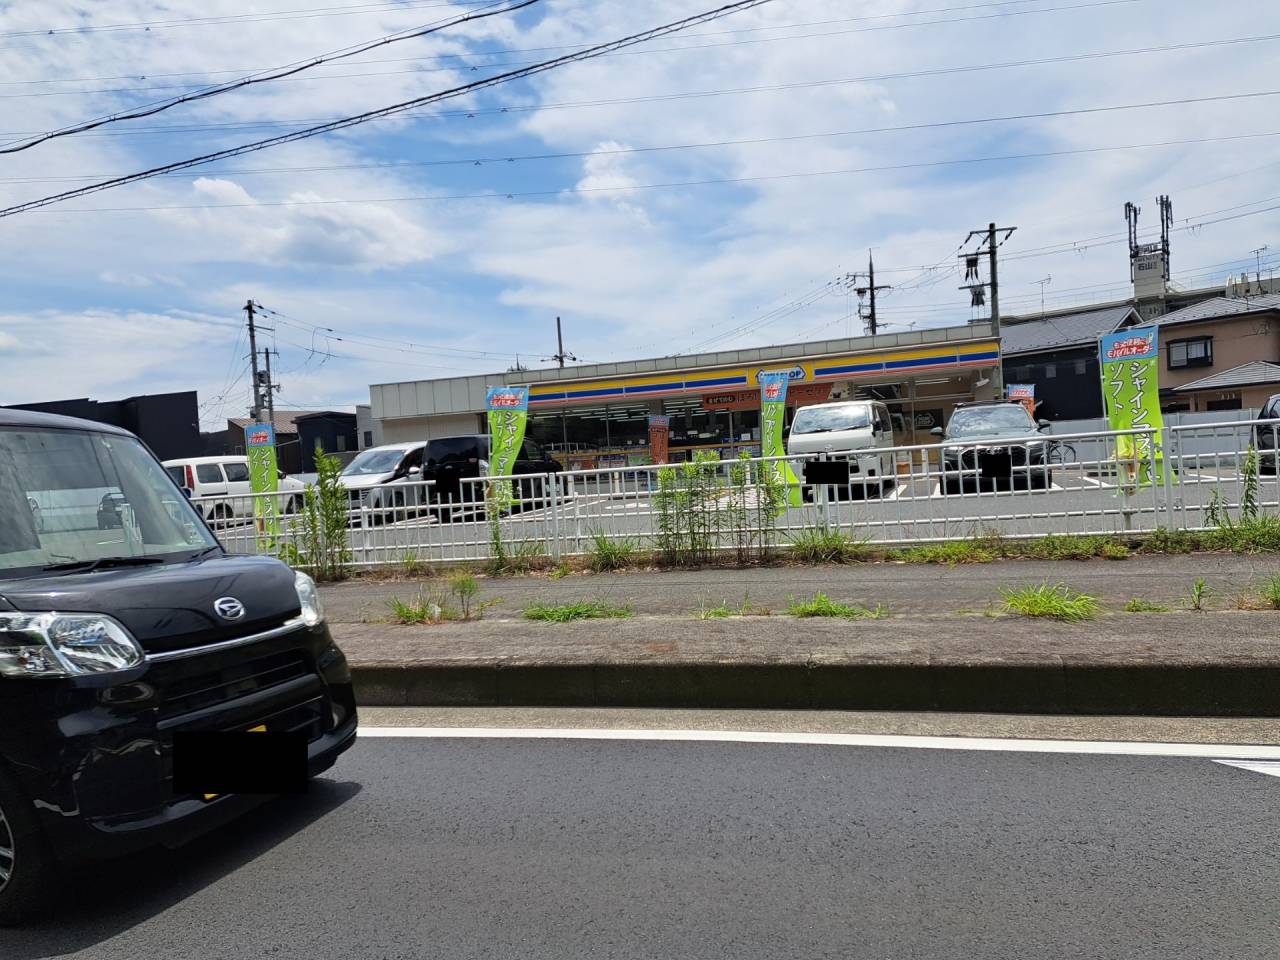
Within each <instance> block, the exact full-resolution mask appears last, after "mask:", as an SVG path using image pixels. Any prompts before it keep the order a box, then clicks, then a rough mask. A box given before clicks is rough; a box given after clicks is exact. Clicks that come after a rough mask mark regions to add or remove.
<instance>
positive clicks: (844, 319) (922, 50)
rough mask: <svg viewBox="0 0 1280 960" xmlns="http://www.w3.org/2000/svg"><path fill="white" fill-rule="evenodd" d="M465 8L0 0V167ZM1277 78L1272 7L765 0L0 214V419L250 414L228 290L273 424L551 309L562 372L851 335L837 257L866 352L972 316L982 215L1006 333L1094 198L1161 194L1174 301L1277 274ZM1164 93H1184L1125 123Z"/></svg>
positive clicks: (462, 358)
mask: <svg viewBox="0 0 1280 960" xmlns="http://www.w3.org/2000/svg"><path fill="white" fill-rule="evenodd" d="M483 5H484V3H483V2H481V0H470V2H465V3H463V2H454V3H446V2H443V0H381V2H378V0H351V2H343V0H324V2H323V3H322V2H320V0H200V2H196V0H168V2H151V0H112V2H111V3H109V4H107V3H102V2H93V3H91V2H64V0H47V2H44V3H39V4H37V3H32V2H30V0H18V2H4V0H0V144H3V143H17V142H22V141H24V140H25V139H27V138H29V137H30V136H32V135H35V134H39V133H41V132H45V131H50V130H54V129H58V128H62V127H65V126H67V125H70V124H73V123H76V122H79V121H83V120H88V119H94V118H98V117H102V116H106V115H109V114H112V113H115V112H119V111H121V110H124V109H126V108H131V107H136V106H138V105H141V104H146V103H151V102H155V101H160V100H164V99H166V98H169V97H172V96H176V95H178V94H181V93H183V92H187V91H190V90H196V89H200V88H203V87H205V86H207V85H209V84H212V83H221V82H225V81H228V80H231V79H235V78H238V77H243V76H248V75H250V74H253V73H256V72H259V71H262V70H265V69H268V68H272V67H279V66H283V65H286V64H291V63H294V62H297V61H301V60H304V59H307V58H312V57H316V56H319V55H322V54H326V53H330V52H333V51H336V50H340V49H344V48H347V47H349V46H351V45H353V44H356V43H360V42H362V41H366V40H373V39H376V38H379V37H383V36H388V35H391V34H394V33H397V32H400V31H405V30H408V29H409V28H413V27H419V26H423V25H427V24H431V23H435V22H438V21H441V20H443V19H446V18H449V17H452V16H455V15H457V14H459V13H462V12H465V11H468V10H475V9H476V8H477V7H480V6H483ZM716 5H717V4H713V3H712V2H710V0H647V2H644V3H636V2H633V0H539V2H537V3H534V4H532V5H531V6H529V7H527V8H526V9H523V10H520V11H518V12H515V13H510V14H503V15H498V16H493V17H489V18H486V19H483V20H479V21H472V22H470V23H468V24H465V25H461V26H458V27H454V28H450V29H447V30H443V31H440V32H438V33H435V34H433V35H431V36H429V37H421V38H417V39H412V40H405V41H402V42H398V43H393V44H387V45H384V46H381V47H379V48H377V49H376V50H373V51H369V52H366V53H363V54H360V55H359V56H357V57H353V58H350V59H347V60H343V61H340V62H338V63H333V64H328V65H324V66H321V67H318V68H315V69H313V70H309V71H306V72H303V73H300V74H297V75H295V76H293V77H290V78H288V79H285V80H281V81H277V82H273V83H268V84H260V85H256V86H254V87H252V88H249V89H245V90H241V91H234V92H230V93H227V94H224V95H220V96H217V97H212V98H209V99H206V100H203V101H200V102H198V103H191V104H183V105H181V106H178V107H175V108H174V109H171V110H168V111H166V112H164V113H161V114H158V115H156V116H153V117H148V118H145V119H138V120H130V121H124V122H120V123H115V124H111V125H108V126H105V127H101V128H98V129H95V130H92V131H88V132H85V133H81V134H77V135H73V136H67V137H61V138H58V139H54V140H50V141H48V142H45V143H41V144H39V145H37V146H35V147H32V148H31V149H27V150H23V151H21V152H17V153H10V154H4V155H0V206H5V207H7V206H10V205H13V204H16V203H21V202H23V201H27V200H32V199H36V198H40V197H44V196H47V195H50V194H54V193H58V192H60V191H62V190H67V189H71V188H73V187H76V186H80V185H83V184H87V183H92V182H94V180H95V179H99V178H103V177H110V176H115V175H120V174H127V173H132V172H135V171H139V170H144V169H148V168H151V167H154V166H156V165H159V164H163V163H168V162H173V161H177V160H182V159H186V158H188V157H194V156H197V155H200V154H204V153H208V152H211V151H215V150H219V149H223V148H226V147H232V146H236V145H239V144H243V143H248V142H251V141H254V140H258V139H261V138H264V137H268V136H272V135H274V134H278V133H283V132H286V131H289V130H294V129H300V128H302V127H304V126H306V125H307V124H308V123H310V122H320V121H324V120H329V119H334V118H338V117H343V116H348V115H352V114H356V113H360V112H362V111H365V110H371V109H376V108H379V107H383V106H386V105H389V104H392V103H398V102H401V101H404V100H408V99H412V98H415V97H422V96H426V95H428V94H430V93H433V92H437V91H440V90H445V89H448V88H451V87H455V86H458V85H460V84H464V83H470V82H473V81H475V80H477V79H481V78H484V77H488V76H493V75H496V74H499V73H501V72H504V71H506V70H511V69H514V68H515V67H516V66H523V65H526V64H531V63H535V62H539V61H541V60H545V59H548V58H552V57H556V56H561V55H563V54H565V53H568V52H571V51H573V50H579V49H583V48H585V47H588V46H591V45H594V44H597V43H603V42H607V41H609V40H614V39H617V38H620V37H624V36H628V35H630V34H633V33H638V32H640V31H642V30H646V29H649V28H651V27H655V26H658V25H661V24H664V23H667V22H670V21H674V20H678V19H681V18H682V17H686V16H690V15H692V14H696V13H700V12H703V11H704V10H709V9H712V8H713V7H714V6H716ZM1278 57H1280V4H1273V3H1266V4H1257V3H1250V2H1247V0H1218V2H1216V3H1213V4H1204V3H1202V2H1199V0H1006V2H999V3H990V2H989V3H979V2H977V0H870V2H858V3H853V2H849V0H773V2H770V3H766V4H764V5H762V6H759V7H756V8H754V9H751V10H748V11H745V12H742V13H737V14H734V15H732V16H729V17H726V18H724V19H721V20H718V21H716V22H714V23H710V24H706V25H701V26H697V27H693V28H691V29H689V30H687V31H685V32H683V33H681V34H677V35H675V36H671V37H665V38H661V39H657V40H653V41H649V42H647V43H645V44H642V45H640V46H636V47H633V48H630V49H627V50H623V51H619V52H617V53H614V54H611V55H607V56H603V57H599V58H597V59H593V60H590V61H588V62H583V63H576V64H571V65H568V66H565V67H561V68H558V69H555V70H551V71H547V72H545V73H542V74H539V75H537V76H536V77H533V78H530V79H526V80H518V81H514V82H511V83H507V84H503V85H500V86H496V87H492V88H490V89H488V90H486V91H483V92H480V93H474V94H469V95H466V96H464V97H459V98H454V99H450V100H447V101H444V102H441V103H439V104H435V105H432V106H428V107H422V108H416V109H414V110H411V111H409V112H407V113H405V114H402V115H399V116H396V117H393V118H387V119H382V120H378V121H375V122H372V123H368V124H364V125H361V126H357V127H353V128H349V129H346V130H344V131H341V132H337V133H333V134H325V135H321V136H317V137H312V138H309V139H306V140H302V141H298V142H294V143H291V144H287V145H283V146H279V147H274V148H271V149H268V150H263V151H259V152H256V153H253V154H249V155H245V156H242V157H238V158H235V159H231V160H226V161H218V162H215V163H211V164H207V165H203V166H200V167H196V168H192V169H188V170H184V171H180V172H178V173H175V174H172V175H168V176H164V177H158V178H153V179H149V180H145V181H142V182H138V183H134V184H130V185H127V186H123V187H118V188H115V189H112V190H107V191H103V192H99V193H96V194H92V195H89V196H86V197H83V198H77V199H71V200H68V201H65V202H62V203H59V204H55V205H51V206H48V207H45V208H42V209H39V210H33V211H29V212H25V213H21V214H15V215H13V216H8V217H4V218H0V291H3V292H2V293H0V371H2V375H0V403H27V402H37V401H46V400H55V399H65V398H72V397H86V396H87V397H93V398H95V399H100V400H109V399H117V398H120V397H124V396H131V395H135V394H142V393H158V392H166V391H172V390H196V391H198V394H199V401H200V416H201V422H202V424H203V425H204V426H205V428H206V429H216V428H217V427H218V426H219V425H220V423H222V422H224V421H225V419H226V418H227V417H231V416H244V415H245V414H246V412H247V409H248V407H249V404H250V388H249V376H248V373H247V371H248V346H247V343H246V337H245V329H244V328H245V322H244V321H245V314H244V309H243V308H244V305H245V303H246V301H247V300H250V299H251V300H253V301H255V302H256V303H260V304H261V305H262V306H263V307H264V308H265V310H264V312H263V313H262V315H261V318H260V319H261V323H262V325H263V327H264V328H265V329H264V330H263V332H262V333H261V335H260V340H259V346H260V347H270V348H274V349H275V350H277V351H278V356H273V358H272V363H273V368H274V371H275V373H276V374H277V380H278V382H279V383H280V384H281V390H280V393H279V395H278V397H277V401H276V402H277V406H278V407H280V408H290V409H326V408H334V409H351V407H352V405H354V404H356V403H363V402H368V395H369V390H368V387H369V385H370V384H373V383H386V382H392V381H401V380H415V379H428V378H437V377H447V376H462V375H466V374H471V373H485V372H495V371H501V370H505V369H507V368H508V367H510V366H512V365H514V364H516V363H521V364H524V365H525V366H540V365H544V364H546V363H547V362H549V361H548V359H547V358H549V357H551V356H552V355H553V354H554V353H555V350H556V342H555V318H556V317H557V316H560V317H561V318H562V319H563V324H564V331H565V347H566V349H567V350H568V351H569V352H571V353H572V354H573V355H574V356H576V357H577V358H578V359H579V360H582V361H588V362H602V361H613V360H624V359H635V358H640V357H650V356H666V355H671V354H680V353H689V352H696V351H698V350H706V349H734V348H738V347H746V346H757V345H762V344H770V343H793V342H798V341H803V340H812V339H822V338H828V337H836V336H846V335H849V334H850V333H858V334H860V333H861V332H862V329H863V325H862V322H861V321H860V320H859V319H857V316H856V313H857V307H858V300H857V297H856V295H854V294H852V293H850V292H849V288H850V287H851V286H854V285H855V284H862V285H865V272H866V269H867V260H868V254H869V251H874V257H875V264H876V281H877V283H878V284H887V285H889V286H890V287H891V289H888V290H885V291H882V292H881V294H880V297H879V300H878V308H879V311H878V312H879V318H880V321H881V324H882V328H883V329H884V330H885V331H886V332H898V331H905V330H911V329H917V330H918V329H924V328H929V327H939V326H948V325H955V324H963V323H966V322H968V321H969V320H971V319H975V318H979V317H981V316H984V315H985V311H982V310H979V311H975V310H974V309H973V308H971V307H970V305H969V294H968V292H967V291H966V290H961V289H959V287H960V286H961V285H962V283H963V264H962V262H961V260H960V259H959V255H960V254H961V253H962V252H963V250H964V249H965V248H964V247H963V244H964V241H965V240H966V237H967V236H968V234H969V231H971V230H975V229H979V228H985V227H986V225H987V224H988V223H989V222H995V223H996V224H998V225H1000V226H1002V227H1004V226H1008V227H1017V230H1016V231H1015V232H1014V233H1013V234H1012V235H1010V236H1009V237H1008V239H1007V240H1006V241H1005V242H1004V244H1003V245H1002V246H1001V248H1000V255H1001V261H1000V288H1001V305H1002V312H1004V313H1006V314H1009V313H1019V312H1021V313H1038V312H1039V311H1040V309H1041V303H1042V300H1041V297H1042V294H1043V303H1044V306H1045V308H1047V309H1054V308H1059V307H1064V306H1070V305H1075V304H1086V303H1091V302H1097V301H1103V300H1109V299H1116V298H1120V297H1123V296H1125V295H1127V292H1128V290H1129V270H1128V262H1127V259H1128V252H1127V245H1126V241H1125V222H1124V204H1125V202H1126V201H1132V202H1134V203H1136V204H1138V205H1139V206H1140V207H1141V208H1142V215H1141V219H1140V229H1141V231H1142V232H1143V235H1144V239H1150V235H1151V234H1152V233H1156V232H1158V227H1159V216H1158V212H1157V206H1156V197H1157V196H1158V195H1160V194H1167V195H1169V196H1170V197H1171V198H1172V201H1173V213H1174V231H1173V234H1172V240H1171V244H1172V272H1173V281H1174V284H1175V285H1177V286H1181V287H1201V286H1209V285H1212V284H1221V283H1222V282H1223V281H1224V280H1225V279H1226V277H1227V275H1228V274H1230V273H1234V272H1239V271H1240V270H1242V269H1244V268H1245V267H1248V268H1249V269H1250V270H1251V271H1252V270H1253V269H1254V267H1255V263H1256V262H1257V261H1258V260H1259V259H1260V262H1261V269H1262V273H1263V275H1264V276H1265V275H1267V274H1268V272H1269V271H1273V270H1274V269H1275V268H1276V267H1280V235H1278V234H1280V229H1278V227H1280V153H1277V146H1280V120H1277V119H1275V118H1276V117H1277V116H1278V115H1280V112H1278V111H1277V110H1276V107H1277V105H1280V82H1278V81H1277V77H1276V74H1275V70H1274V66H1273V65H1274V64H1275V63H1276V62H1277V58H1278ZM1269 67H1270V69H1268V68H1269ZM1167 101H1184V102H1180V103H1175V104H1165V105H1159V106H1140V105H1144V104H1152V103H1164V102H1167ZM1185 101H1197V102H1185ZM1114 108H1122V109H1114ZM1082 111H1083V112H1082ZM1046 114H1052V115H1051V116H1046ZM1033 115H1035V116H1033ZM973 121H981V122H973ZM904 128H906V129H904ZM1263 246H1267V247H1269V249H1268V250H1266V251H1263V252H1262V253H1261V254H1260V255H1256V254H1254V253H1253V252H1251V251H1254V250H1255V249H1256V248H1260V247H1263ZM970 247H972V243H970ZM850 274H860V275H861V276H860V277H858V278H857V279H855V280H854V281H853V282H850V280H849V275H850Z"/></svg>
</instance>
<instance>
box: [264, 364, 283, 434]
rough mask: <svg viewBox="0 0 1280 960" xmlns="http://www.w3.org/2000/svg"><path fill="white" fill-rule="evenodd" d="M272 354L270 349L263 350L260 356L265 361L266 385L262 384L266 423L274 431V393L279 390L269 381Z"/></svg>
mask: <svg viewBox="0 0 1280 960" xmlns="http://www.w3.org/2000/svg"><path fill="white" fill-rule="evenodd" d="M273 352H275V351H272V350H270V349H265V350H263V351H262V356H263V358H264V359H265V360H266V361H267V371H266V373H267V378H266V379H267V382H266V384H264V386H265V387H266V394H267V423H269V424H271V426H272V428H273V429H274V428H275V425H276V398H275V393H276V391H277V390H279V389H280V388H279V387H277V386H276V385H275V383H274V382H273V381H272V380H271V354H272V353H273ZM279 355H280V354H279V353H276V356H279Z"/></svg>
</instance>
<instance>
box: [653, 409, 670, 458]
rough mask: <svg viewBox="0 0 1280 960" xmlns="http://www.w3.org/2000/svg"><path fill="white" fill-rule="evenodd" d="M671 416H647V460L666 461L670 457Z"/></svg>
mask: <svg viewBox="0 0 1280 960" xmlns="http://www.w3.org/2000/svg"><path fill="white" fill-rule="evenodd" d="M670 441H671V418H670V417H660V416H652V417H650V418H649V460H650V462H652V463H666V462H667V461H668V460H670V459H671V457H670Z"/></svg>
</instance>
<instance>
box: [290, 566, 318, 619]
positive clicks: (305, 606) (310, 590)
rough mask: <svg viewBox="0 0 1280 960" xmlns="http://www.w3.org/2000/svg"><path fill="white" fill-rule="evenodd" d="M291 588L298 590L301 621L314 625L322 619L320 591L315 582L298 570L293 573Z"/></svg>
mask: <svg viewBox="0 0 1280 960" xmlns="http://www.w3.org/2000/svg"><path fill="white" fill-rule="evenodd" d="M293 588H294V589H295V590H297V591H298V605H299V606H300V607H302V622H303V623H305V624H306V625H307V626H308V627H314V626H315V625H316V624H318V623H320V622H321V621H323V620H324V607H323V605H321V603H320V591H319V590H317V589H316V582H315V581H314V580H312V579H311V578H310V577H309V576H307V575H306V574H305V573H303V572H302V571H301V570H298V571H296V572H295V573H294V575H293Z"/></svg>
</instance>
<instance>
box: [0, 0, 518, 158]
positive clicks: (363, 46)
mask: <svg viewBox="0 0 1280 960" xmlns="http://www.w3.org/2000/svg"><path fill="white" fill-rule="evenodd" d="M539 2H541V0H514V2H513V3H511V4H509V5H506V6H501V7H499V6H498V5H497V4H496V3H492V2H491V3H489V7H492V8H495V9H484V8H482V9H481V10H476V11H473V12H471V13H465V14H461V15H459V16H456V17H450V18H449V19H447V20H442V21H439V22H437V23H435V24H428V25H426V26H421V27H415V28H413V29H410V30H401V31H400V32H398V33H393V34H389V35H388V36H385V37H379V38H378V39H376V40H370V41H368V42H367V43H360V44H356V45H355V46H352V47H344V48H343V49H342V50H337V51H334V52H332V53H326V54H322V55H321V56H318V57H312V58H310V59H308V60H305V61H298V62H295V63H291V64H287V65H285V66H283V67H276V68H274V69H271V70H266V71H260V72H258V73H256V74H253V75H251V76H248V77H241V78H240V79H238V80H231V81H228V82H226V83H221V84H217V85H216V86H212V87H204V88H201V89H199V90H195V91H193V92H191V93H186V94H183V95H182V96H180V97H172V98H170V99H168V100H162V101H159V102H156V103H149V104H145V105H143V106H141V107H137V108H135V109H133V110H126V111H123V112H119V113H113V114H109V115H107V116H105V117H98V118H96V119H94V120H86V121H84V122H82V123H76V124H72V125H70V126H66V127H61V128H60V129H57V130H52V131H49V132H48V133H44V134H41V135H40V136H38V137H33V138H31V139H29V140H25V141H23V142H21V143H18V144H10V145H5V146H0V154H5V153H21V152H22V151H24V150H30V149H31V148H32V147H35V146H38V145H39V144H42V143H47V142H48V141H50V140H54V139H57V138H58V137H69V136H71V135H72V134H76V133H84V132H85V131H87V130H94V129H96V128H98V127H104V126H106V125H107V124H111V123H119V122H121V121H123V120H139V119H141V118H143V117H150V116H154V115H155V114H157V113H163V112H164V111H165V110H171V109H173V108H174V107H176V106H179V105H181V104H184V103H195V102H196V101H198V100H207V99H209V98H210V97H216V96H219V95H220V94H224V93H230V92H231V91H233V90H243V89H245V88H246V87H251V86H254V85H256V84H260V83H271V82H273V81H276V80H282V79H284V78H285V77H290V76H293V75H294V74H298V73H302V72H303V71H305V70H311V69H313V68H315V67H318V66H320V65H321V64H325V63H332V62H334V61H335V60H343V59H346V58H347V57H354V56H355V55H356V54H360V53H365V52H366V51H369V50H373V49H375V48H377V47H383V46H387V45H388V44H392V43H400V42H402V41H404V40H412V39H415V38H420V37H426V36H430V35H431V34H433V33H439V32H440V31H441V30H447V29H449V28H450V27H457V26H461V25H462V24H464V23H470V22H471V21H473V20H485V19H488V18H489V17H496V16H498V15H499V14H504V13H514V12H515V11H517V10H522V9H524V8H525V7H529V6H532V5H533V4H535V3H539Z"/></svg>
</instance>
